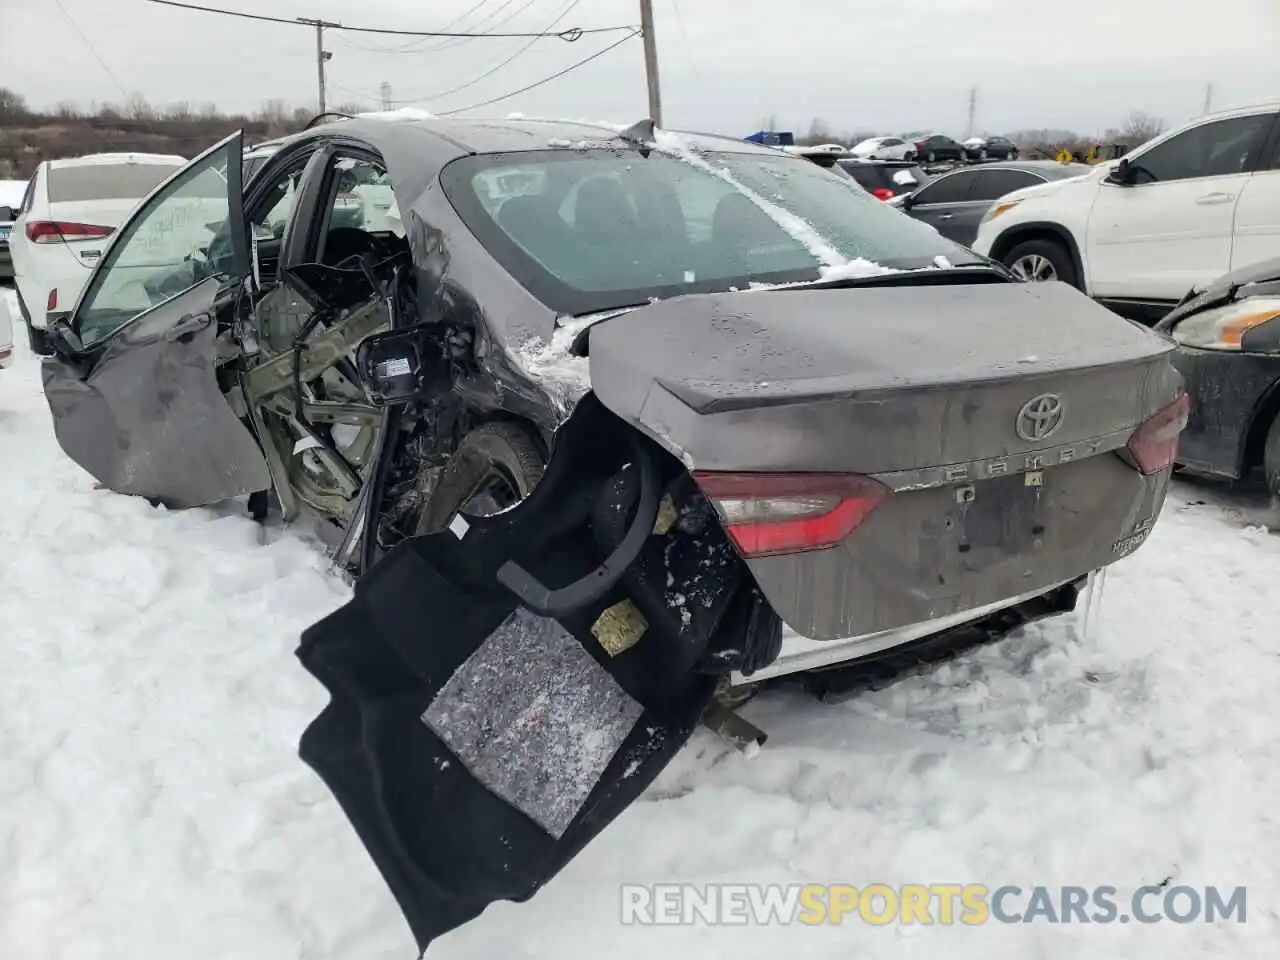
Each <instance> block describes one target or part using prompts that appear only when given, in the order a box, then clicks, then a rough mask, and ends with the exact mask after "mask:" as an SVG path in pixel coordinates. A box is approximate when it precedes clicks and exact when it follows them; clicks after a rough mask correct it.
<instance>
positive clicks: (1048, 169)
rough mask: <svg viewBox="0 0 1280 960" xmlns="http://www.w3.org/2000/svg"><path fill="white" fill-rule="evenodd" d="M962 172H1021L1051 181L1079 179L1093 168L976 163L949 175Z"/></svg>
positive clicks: (1055, 163)
mask: <svg viewBox="0 0 1280 960" xmlns="http://www.w3.org/2000/svg"><path fill="white" fill-rule="evenodd" d="M962 170H1021V171H1023V172H1024V173H1038V174H1040V175H1041V176H1045V177H1048V178H1049V179H1050V180H1065V179H1066V178H1067V177H1079V176H1082V175H1083V174H1086V173H1089V172H1090V171H1091V170H1093V167H1091V166H1089V165H1088V164H1087V163H1059V162H1058V161H1057V160H997V161H996V162H995V163H975V164H971V165H969V166H965V167H956V168H955V169H954V170H948V171H947V173H949V174H950V173H959V172H960V171H962Z"/></svg>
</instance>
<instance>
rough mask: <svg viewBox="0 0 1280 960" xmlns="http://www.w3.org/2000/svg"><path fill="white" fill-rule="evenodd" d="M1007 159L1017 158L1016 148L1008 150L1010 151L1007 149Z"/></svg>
mask: <svg viewBox="0 0 1280 960" xmlns="http://www.w3.org/2000/svg"><path fill="white" fill-rule="evenodd" d="M1009 159H1010V160H1017V159H1018V151H1017V150H1010V151H1009Z"/></svg>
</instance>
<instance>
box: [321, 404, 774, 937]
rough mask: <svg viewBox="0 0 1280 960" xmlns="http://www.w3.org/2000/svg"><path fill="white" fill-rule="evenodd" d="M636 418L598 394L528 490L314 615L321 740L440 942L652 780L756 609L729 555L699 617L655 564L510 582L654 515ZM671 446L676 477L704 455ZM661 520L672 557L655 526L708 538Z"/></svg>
mask: <svg viewBox="0 0 1280 960" xmlns="http://www.w3.org/2000/svg"><path fill="white" fill-rule="evenodd" d="M629 429H630V428H628V427H627V426H626V425H625V424H622V423H621V422H620V421H618V420H616V418H614V417H613V415H612V414H610V413H608V412H607V411H605V410H604V408H603V407H602V406H600V405H599V404H598V402H596V401H594V398H593V397H590V396H588V398H587V399H586V400H584V401H583V402H582V403H581V404H579V407H578V409H577V410H576V411H575V413H574V415H573V416H572V417H571V418H570V420H569V421H568V422H567V423H566V424H565V425H564V426H563V427H562V428H561V432H560V435H559V436H558V438H557V443H556V448H555V451H554V453H553V455H552V458H551V461H550V463H548V465H547V470H546V472H545V474H544V476H543V479H542V481H541V482H540V483H539V484H538V486H537V487H536V488H535V489H534V491H533V493H532V494H531V495H530V496H529V497H528V498H526V500H524V501H523V502H522V503H521V504H519V505H518V506H516V507H515V508H513V509H511V510H509V511H507V512H506V513H503V514H499V515H497V516H495V517H488V518H477V519H475V520H474V521H473V522H472V523H471V526H470V529H468V531H467V532H466V534H465V535H464V536H463V537H462V538H461V539H459V538H458V537H456V536H455V535H454V534H453V533H451V532H449V531H448V530H445V531H441V532H439V533H435V534H431V535H428V536H425V537H419V538H415V539H411V540H408V541H406V542H404V543H402V544H400V545H399V546H397V547H396V548H395V549H393V550H392V551H390V552H389V553H388V555H387V556H386V557H384V558H383V559H382V560H381V561H380V562H379V563H378V564H377V565H375V566H374V567H373V569H371V570H370V571H369V573H368V574H367V575H366V576H365V577H363V578H362V579H361V580H360V581H359V582H358V583H357V585H356V588H355V592H354V596H353V598H352V600H351V601H350V602H349V603H347V604H346V605H345V606H343V607H341V608H340V609H338V610H337V611H335V612H334V613H332V614H331V615H329V616H328V617H326V618H324V619H323V620H321V621H319V622H318V623H316V624H315V625H313V626H312V627H310V628H309V629H308V630H307V631H306V632H305V633H304V634H303V639H302V643H301V646H300V647H299V650H298V656H299V658H300V660H301V661H302V663H303V665H304V666H305V667H306V668H307V669H308V670H309V671H310V672H311V673H312V674H313V675H314V676H315V677H316V678H317V679H318V680H320V682H321V683H323V684H324V685H325V687H326V688H327V689H328V690H329V692H330V695H331V699H330V703H329V704H328V705H327V706H326V707H325V709H324V710H323V711H322V712H321V713H320V715H319V716H318V717H317V718H316V719H315V720H314V721H313V722H312V723H311V725H310V726H309V727H308V728H307V730H306V732H305V733H304V734H303V738H302V743H301V747H300V754H301V756H302V759H303V760H304V761H305V762H306V763H307V764H308V765H310V766H311V767H312V768H313V769H314V770H315V771H316V773H317V774H318V775H319V776H320V777H321V779H323V780H324V782H325V783H326V784H327V785H328V787H329V788H330V790H331V791H332V793H333V794H334V796H335V798H336V799H337V800H338V802H339V804H340V805H341V807H342V809H343V811H344V813H345V814H346V816H347V818H348V819H349V820H350V821H351V823H352V826H353V827H354V829H355V830H356V832H357V834H358V835H359V836H360V839H361V841H362V842H363V843H364V845H365V847H366V849H367V850H368V852H369V855H370V856H371V857H372V859H373V860H374V861H375V863H376V864H377V866H378V869H379V871H380V872H381V874H382V876H383V878H384V880H385V882H386V883H387V885H388V886H389V887H390V889H391V890H392V892H393V894H394V895H395V897H396V899H397V902H398V903H399V905H400V908H401V910H402V912H403V914H404V917H405V919H406V921H407V923H408V924H409V927H410V928H411V930H412V932H413V935H414V937H415V939H416V941H417V943H418V945H419V949H421V950H426V949H427V948H428V946H429V945H430V944H431V942H432V941H433V940H435V939H437V938H438V937H440V936H442V935H443V934H445V933H447V932H449V931H450V930H452V929H455V928H456V927H458V926H460V925H462V924H464V923H466V922H468V921H469V920H471V919H473V918H474V917H476V916H477V915H479V914H480V913H481V912H482V911H483V910H484V908H485V907H486V906H488V905H489V904H490V903H493V902H495V901H497V900H512V901H523V900H527V899H528V898H529V897H531V896H533V894H534V893H535V892H536V891H537V890H538V889H539V888H540V887H541V886H542V885H543V884H545V883H546V882H547V881H548V880H550V879H551V878H552V877H553V876H555V874H556V873H557V872H558V871H559V870H560V869H562V868H563V867H564V866H565V864H567V863H568V862H569V861H570V860H572V859H573V857H574V856H576V855H577V854H578V853H579V852H580V851H581V850H582V849H583V848H584V847H585V846H586V845H587V843H589V842H590V841H591V840H592V839H593V838H594V837H596V836H597V835H598V834H599V833H600V832H601V831H602V830H604V829H605V827H607V826H608V824H609V823H611V822H612V821H613V820H614V818H616V817H617V816H618V815H619V814H620V813H621V812H622V811H623V810H625V809H626V808H627V807H628V806H629V805H630V804H631V803H632V802H634V801H635V800H636V799H637V798H638V797H639V796H640V794H641V793H642V792H643V791H644V790H645V788H646V787H647V786H648V785H649V784H650V783H651V782H652V781H653V780H654V778H655V777H656V776H657V775H658V773H659V772H660V771H661V770H662V769H663V768H664V767H665V766H666V765H667V764H668V763H669V762H670V761H671V759H672V758H673V757H674V756H675V754H676V753H677V752H678V751H679V750H680V748H681V747H682V746H683V745H684V743H685V742H686V740H687V739H688V737H689V736H690V734H691V733H692V732H693V730H694V729H695V728H696V726H697V725H698V723H699V721H700V718H701V716H702V714H703V711H704V710H705V708H706V706H707V704H708V703H709V702H710V701H711V699H712V696H713V694H714V689H715V681H716V678H715V677H714V676H712V675H710V674H708V673H706V672H703V671H700V670H698V669H696V665H697V664H698V663H699V662H700V661H701V660H702V658H703V657H704V655H705V653H706V651H707V649H708V648H710V647H712V645H713V640H716V643H715V646H716V647H726V646H729V645H731V641H726V640H724V639H722V638H721V639H716V636H715V635H716V633H717V631H718V630H720V629H721V626H722V624H724V625H726V628H729V629H740V628H741V624H742V623H743V621H744V617H743V615H742V614H741V612H739V613H737V615H735V609H736V605H737V604H738V603H739V600H738V598H740V597H743V596H745V595H746V594H747V593H748V592H749V591H744V590H743V589H740V588H741V587H742V582H741V581H742V578H741V575H740V571H739V573H738V575H733V574H731V573H730V572H728V571H731V570H738V568H737V567H736V566H734V565H729V564H726V565H725V568H726V569H725V571H724V572H723V573H722V574H721V575H720V576H719V577H718V578H716V577H711V578H708V577H706V576H705V575H704V578H703V581H702V582H700V583H699V584H698V585H697V586H698V589H699V591H700V593H699V596H700V597H701V598H702V601H704V602H703V603H701V604H700V606H703V607H705V609H706V610H708V611H711V613H710V614H705V613H704V614H700V615H699V617H698V629H697V630H696V631H693V630H690V629H688V626H689V625H688V624H687V623H686V622H685V619H686V618H684V617H681V616H678V615H677V616H675V617H672V616H658V615H656V614H655V609H654V606H653V597H652V596H646V597H642V598H640V599H637V598H638V597H640V594H641V593H643V591H644V589H646V588H645V587H644V583H649V582H656V578H655V577H654V576H653V575H652V574H647V575H645V576H643V577H640V578H639V579H637V577H635V576H633V577H624V578H622V580H620V581H619V582H618V583H616V584H615V585H614V586H613V587H612V588H611V589H610V590H609V591H608V592H607V593H606V594H605V595H603V596H601V597H599V598H597V599H595V600H593V601H591V602H589V603H585V604H583V605H582V606H580V607H579V608H577V609H574V610H572V611H570V612H567V613H563V614H561V615H559V616H557V617H555V618H549V617H543V616H539V615H538V614H536V613H534V612H533V611H531V610H529V609H527V608H526V607H524V606H522V605H521V604H520V603H519V602H518V601H517V599H516V597H515V595H514V594H513V593H512V592H510V591H509V590H508V589H507V588H506V587H503V586H502V585H501V584H499V583H498V581H497V579H496V575H497V571H498V569H499V568H500V567H501V566H502V565H503V563H505V562H507V561H508V560H516V561H517V562H519V563H520V564H521V565H522V566H524V567H525V569H526V570H528V571H529V572H530V573H532V574H533V575H534V576H535V577H537V578H538V579H539V580H540V581H541V582H542V583H544V584H546V585H547V586H549V587H551V588H553V589H554V588H559V587H562V586H565V585H568V584H571V583H574V582H576V581H578V580H580V579H582V578H584V577H586V576H587V575H588V574H589V573H591V571H592V570H593V569H595V567H596V566H597V565H598V564H599V563H600V562H601V561H602V560H603V559H604V558H605V557H607V556H608V555H609V553H610V552H611V550H612V549H613V547H614V545H615V544H616V542H617V540H618V536H617V534H618V529H617V528H611V529H609V530H606V531H601V530H597V529H595V525H596V524H597V523H598V522H599V518H600V517H601V516H602V515H613V514H621V515H623V516H625V517H627V518H629V520H631V519H635V518H636V516H637V514H638V510H637V508H638V500H639V497H638V492H637V489H636V484H635V483H632V482H629V481H628V480H625V479H623V480H620V479H619V478H620V477H623V478H625V477H626V475H627V474H628V472H630V473H633V474H634V473H635V467H636V465H635V464H634V463H633V462H632V461H633V460H634V456H633V451H631V450H630V449H629V448H628V446H627V443H626V438H627V436H628V434H627V431H628V430H629ZM619 438H621V439H619ZM645 442H646V443H648V441H645ZM652 455H654V456H656V457H660V458H666V459H665V460H662V461H661V463H662V469H661V471H660V475H661V479H662V483H663V485H664V488H665V487H668V486H670V485H671V484H672V483H673V482H674V480H675V479H676V478H678V477H679V476H680V475H681V474H682V473H683V468H682V467H681V466H680V465H679V464H678V463H677V462H676V461H674V459H672V458H667V455H666V454H665V453H662V452H661V451H660V450H658V448H657V447H656V446H654V447H653V448H652ZM570 461H572V464H571V463H570ZM593 518H595V519H594V520H593ZM648 522H649V523H650V524H651V525H652V524H653V521H652V520H651V519H650V520H649V521H648ZM656 528H657V529H655V531H654V532H653V533H652V534H650V535H649V538H648V539H649V542H647V543H646V545H645V546H646V550H647V551H648V556H649V557H650V562H651V563H652V562H654V561H653V560H652V558H653V556H655V554H653V553H652V548H653V547H654V546H655V545H656V546H657V549H658V550H659V551H662V550H663V549H666V548H668V547H670V546H671V544H675V543H680V542H681V541H682V540H683V538H686V537H689V536H691V534H689V533H687V532H685V531H683V530H681V529H680V527H679V526H678V525H673V526H668V527H663V525H662V524H657V525H656ZM659 529H660V530H661V531H662V532H658V530H659ZM664 542H665V544H664ZM602 544H604V545H605V546H603V547H602ZM690 549H691V548H690V547H689V545H688V544H682V546H681V547H680V548H679V549H676V548H674V547H672V548H671V552H672V553H673V554H679V553H680V552H681V551H684V552H689V550H690ZM704 574H705V571H704ZM689 592H690V593H691V592H692V590H690V591H689ZM646 609H647V610H649V611H650V616H648V617H647V616H646V615H645V614H644V612H643V611H644V610H646Z"/></svg>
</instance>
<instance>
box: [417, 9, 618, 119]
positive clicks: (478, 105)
mask: <svg viewBox="0 0 1280 960" xmlns="http://www.w3.org/2000/svg"><path fill="white" fill-rule="evenodd" d="M638 36H640V31H639V30H636V29H634V28H632V31H631V32H630V33H629V34H627V35H626V36H625V37H623V38H622V39H621V40H615V41H614V42H613V43H611V44H609V46H607V47H605V48H604V49H603V50H597V51H596V52H595V53H593V54H591V56H589V57H583V58H582V59H581V60H579V61H578V62H577V63H572V64H570V65H569V66H567V67H565V68H564V69H563V70H558V71H557V72H555V73H553V74H551V76H549V77H543V78H542V79H541V80H537V81H535V82H533V83H530V84H526V85H525V86H523V87H521V88H520V89H519V90H512V91H511V92H510V93H504V94H503V95H502V96H500V97H493V98H492V99H489V100H485V101H483V102H481V103H473V104H471V105H470V106H468V107H459V108H458V109H456V110H442V111H440V112H439V114H438V116H441V117H452V116H454V115H456V114H459V113H466V112H467V111H468V110H479V109H480V108H481V107H488V106H492V105H493V104H495V103H501V102H502V101H503V100H510V99H511V98H512V97H518V96H520V94H522V93H527V92H529V91H530V90H533V89H534V88H536V87H541V86H543V85H544V84H548V83H550V82H551V81H552V80H559V79H560V78H561V77H563V76H564V75H565V74H566V73H572V72H573V71H574V70H577V69H578V68H579V67H585V66H586V65H587V64H588V63H590V62H591V61H592V60H597V59H599V58H600V57H603V56H604V55H605V54H606V53H608V52H609V51H610V50H615V49H617V48H618V47H620V46H622V45H623V44H624V43H626V42H627V41H628V40H631V39H633V38H635V37H638Z"/></svg>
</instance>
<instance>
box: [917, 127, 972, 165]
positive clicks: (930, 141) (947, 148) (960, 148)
mask: <svg viewBox="0 0 1280 960" xmlns="http://www.w3.org/2000/svg"><path fill="white" fill-rule="evenodd" d="M916 159H917V160H920V161H923V162H924V163H933V162H934V161H936V160H963V159H964V144H962V143H960V142H959V141H958V140H954V139H952V138H951V137H948V136H947V135H946V134H942V133H935V134H932V135H930V136H927V137H922V138H921V139H919V140H917V141H916Z"/></svg>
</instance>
